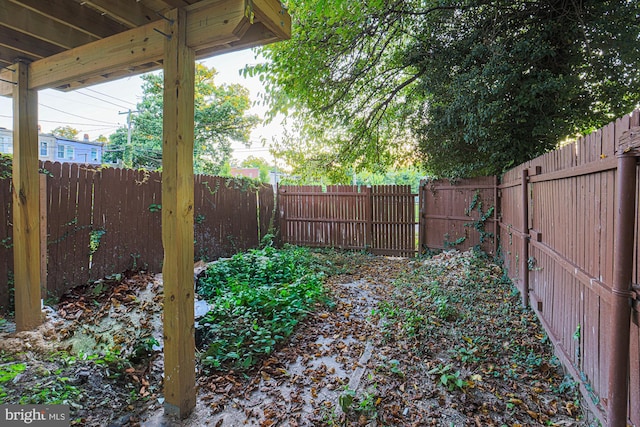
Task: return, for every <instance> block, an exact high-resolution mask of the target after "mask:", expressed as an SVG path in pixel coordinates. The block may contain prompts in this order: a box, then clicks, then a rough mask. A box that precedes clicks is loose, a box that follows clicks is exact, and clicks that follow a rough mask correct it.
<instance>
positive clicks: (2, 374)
mask: <svg viewBox="0 0 640 427" xmlns="http://www.w3.org/2000/svg"><path fill="white" fill-rule="evenodd" d="M26 367H27V365H26V364H24V363H9V364H4V365H3V366H0V383H6V382H8V381H12V380H13V379H14V378H15V377H16V376H18V375H19V374H21V373H23V372H24V370H25V369H26Z"/></svg>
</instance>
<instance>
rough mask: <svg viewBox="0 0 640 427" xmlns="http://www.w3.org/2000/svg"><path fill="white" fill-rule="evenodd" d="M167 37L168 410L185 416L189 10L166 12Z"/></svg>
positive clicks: (189, 385)
mask: <svg viewBox="0 0 640 427" xmlns="http://www.w3.org/2000/svg"><path fill="white" fill-rule="evenodd" d="M167 18H168V19H167V22H166V24H165V28H166V31H165V33H166V34H167V37H166V40H165V42H164V118H163V140H162V244H163V246H164V263H163V267H162V276H163V281H164V372H165V376H164V395H165V412H167V413H169V414H173V415H178V416H179V417H180V418H186V417H187V416H188V415H189V414H190V413H191V411H192V410H193V408H194V407H195V403H196V391H195V390H196V389H195V338H194V309H193V304H194V297H193V293H194V283H193V259H194V258H193V254H194V249H193V237H194V232H193V197H194V196H193V191H194V189H193V185H194V184H193V138H194V133H193V122H194V106H193V102H194V77H195V56H194V52H193V50H192V49H190V48H189V47H188V46H187V45H186V12H185V11H184V10H182V9H177V10H173V11H171V12H170V13H168V14H167Z"/></svg>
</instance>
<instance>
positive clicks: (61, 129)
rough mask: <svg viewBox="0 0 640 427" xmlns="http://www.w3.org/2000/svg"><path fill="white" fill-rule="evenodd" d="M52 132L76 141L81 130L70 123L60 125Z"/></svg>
mask: <svg viewBox="0 0 640 427" xmlns="http://www.w3.org/2000/svg"><path fill="white" fill-rule="evenodd" d="M51 133H52V134H53V135H55V136H58V137H60V138H64V139H70V140H72V141H74V140H76V139H77V136H78V134H79V133H80V131H79V130H78V129H75V128H73V127H71V126H69V125H66V126H58V127H57V128H55V129H54V130H52V131H51Z"/></svg>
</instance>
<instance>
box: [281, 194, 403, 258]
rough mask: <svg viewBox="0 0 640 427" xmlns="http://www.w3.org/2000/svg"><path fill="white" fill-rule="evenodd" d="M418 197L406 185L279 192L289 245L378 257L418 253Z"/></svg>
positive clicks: (284, 227)
mask: <svg viewBox="0 0 640 427" xmlns="http://www.w3.org/2000/svg"><path fill="white" fill-rule="evenodd" d="M415 196H416V195H415V194H412V193H411V187H410V186H408V185H380V186H372V187H357V186H346V185H332V186H327V187H326V190H325V191H323V189H322V187H320V186H283V187H280V189H279V191H278V206H279V211H280V234H281V238H282V241H283V242H285V243H290V244H295V245H303V246H313V247H335V248H344V249H356V250H368V251H370V252H371V253H374V254H378V255H393V256H414V255H415V253H416V230H415V228H416V214H415Z"/></svg>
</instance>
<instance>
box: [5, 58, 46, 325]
mask: <svg viewBox="0 0 640 427" xmlns="http://www.w3.org/2000/svg"><path fill="white" fill-rule="evenodd" d="M14 67H15V74H16V76H15V81H16V83H17V84H16V85H15V86H14V87H13V89H14V91H13V123H14V125H13V126H14V129H13V173H12V179H13V259H14V261H13V268H14V289H15V304H16V306H15V313H16V329H17V330H18V331H27V330H31V329H34V328H35V327H37V326H38V325H40V323H42V319H41V313H40V312H41V310H40V294H41V291H40V178H39V174H38V93H37V92H36V91H34V90H31V89H30V88H29V85H28V81H29V79H28V75H29V64H26V63H23V62H18V63H16V64H15V65H14Z"/></svg>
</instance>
